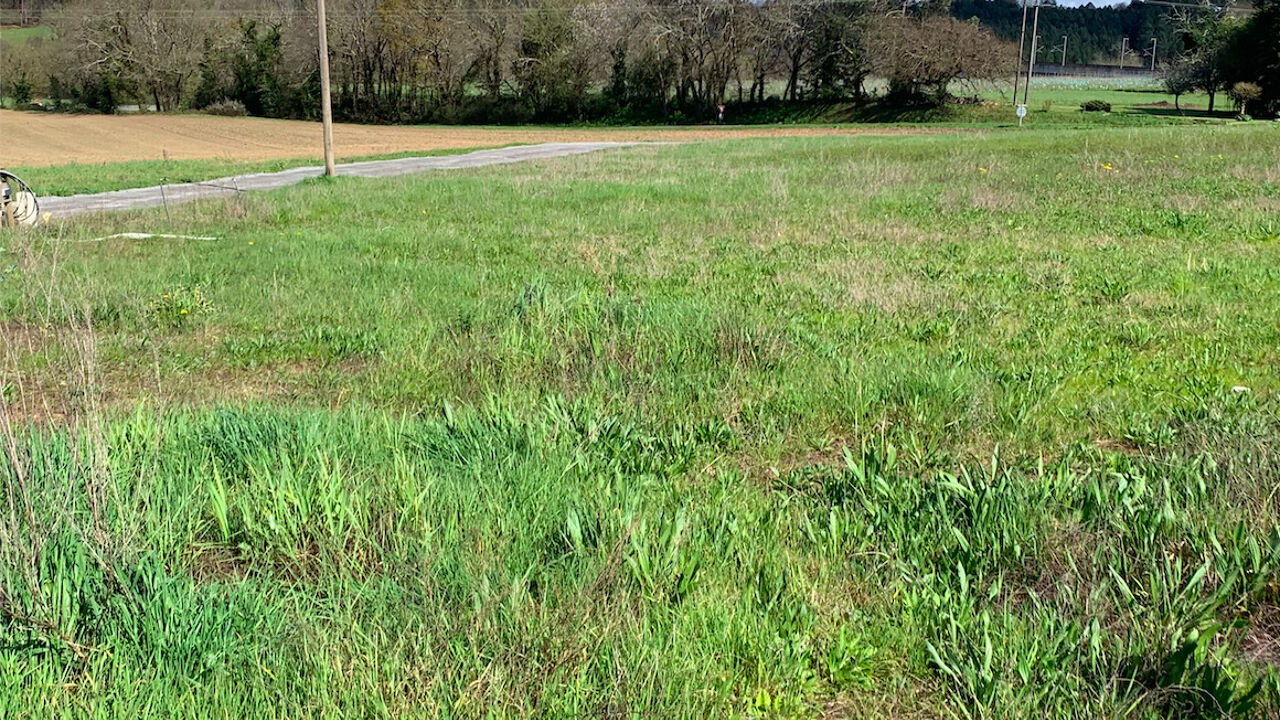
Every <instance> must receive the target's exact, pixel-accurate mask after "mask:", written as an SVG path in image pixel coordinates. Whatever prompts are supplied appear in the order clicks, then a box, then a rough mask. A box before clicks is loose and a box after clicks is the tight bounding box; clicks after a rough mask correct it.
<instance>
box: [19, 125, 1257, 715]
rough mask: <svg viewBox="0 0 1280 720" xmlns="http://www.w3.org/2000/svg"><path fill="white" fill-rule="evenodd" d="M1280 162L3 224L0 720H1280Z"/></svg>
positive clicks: (561, 172)
mask: <svg viewBox="0 0 1280 720" xmlns="http://www.w3.org/2000/svg"><path fill="white" fill-rule="evenodd" d="M1269 133H1270V134H1269ZM1273 134H1274V132H1273V129H1272V128H1271V127H1270V126H1261V125H1254V126H1247V127H1232V128H1182V129H1159V130H1112V131H1096V132H1088V133H1085V132H1074V133H1066V134H1056V133H1055V134H1049V133H1038V132H1036V133H1026V134H1022V135H1018V136H1012V135H994V134H993V135H972V136H953V137H928V138H922V137H910V138H889V139H884V138H881V139H857V138H855V139H831V138H825V139H820V140H796V139H791V140H771V141H760V142H727V143H714V144H708V145H705V146H681V147H661V148H644V149H633V150H627V151H624V152H617V153H608V154H603V155H599V156H591V157H580V158H574V159H568V160H558V161H554V162H547V163H541V164H535V165H526V166H515V167H508V168H500V169H488V170H482V171H473V172H464V173H458V174H453V175H448V176H442V175H434V176H433V175H424V176H421V177H415V178H403V179H398V180H392V181H382V182H365V181H356V180H353V179H342V180H339V181H337V182H332V183H320V182H318V183H310V184H307V185H304V186H302V187H298V188H294V189H291V190H288V191H285V192H282V193H275V194H270V195H261V196H253V197H250V198H244V199H241V200H239V201H233V202H229V203H205V204H199V205H194V206H185V207H182V208H175V209H174V211H173V213H172V215H171V216H170V217H169V218H166V216H165V215H164V214H163V213H162V212H146V213H133V214H124V215H116V216H106V217H97V218H86V219H84V220H82V221H79V222H78V223H76V224H74V225H68V226H64V227H57V226H54V227H49V228H44V229H42V230H37V231H36V232H34V233H31V234H26V235H14V236H11V237H10V238H9V240H8V241H7V245H6V250H5V253H4V255H3V256H0V269H7V270H6V271H5V273H4V275H3V276H2V277H3V281H0V333H3V337H4V338H5V342H4V343H3V344H2V345H0V367H4V368H5V370H4V371H3V376H2V377H3V380H2V381H0V386H2V387H3V393H2V394H0V398H3V404H2V405H0V429H3V430H4V432H3V433H0V434H2V436H3V443H2V444H0V448H2V449H0V494H2V495H3V497H0V715H3V716H5V717H8V716H17V717H41V718H43V717H51V716H52V717H65V718H73V717H74V718H79V717H95V718H115V717H130V718H133V717H160V716H170V715H173V714H177V713H182V714H186V715H199V716H205V715H208V716H228V717H230V716H235V717H264V718H265V717H281V716H290V717H293V716H312V717H351V716H362V717H523V716H532V715H536V716H542V717H609V718H612V717H647V716H662V717H706V716H712V717H746V716H767V717H823V716H833V717H845V716H870V717H893V716H904V715H905V716H944V717H952V716H954V717H973V718H985V717H989V718H997V717H1028V718H1030V717H1035V718H1041V717H1056V718H1096V717H1135V718H1166V717H1167V718H1199V717H1258V718H1264V717H1270V716H1273V715H1275V714H1276V713H1277V712H1280V689H1278V683H1277V671H1276V655H1275V648H1276V646H1277V643H1278V642H1280V628H1278V627H1277V624H1276V623H1277V618H1278V616H1280V609H1278V608H1280V582H1278V581H1277V577H1280V574H1278V573H1277V567H1276V564H1277V562H1280V537H1278V536H1277V526H1278V525H1280V493H1277V492H1276V488H1277V486H1278V484H1280V483H1278V478H1280V454H1278V453H1277V443H1276V438H1277V437H1278V434H1277V433H1278V430H1280V405H1278V404H1277V402H1276V399H1275V396H1274V388H1275V385H1274V382H1275V381H1274V377H1273V376H1274V373H1273V372H1272V370H1273V369H1274V351H1273V348H1274V347H1275V340H1276V338H1277V336H1276V332H1277V331H1276V327H1275V324H1274V322H1272V320H1273V318H1274V316H1275V314H1276V311H1277V307H1278V305H1280V294H1278V288H1280V286H1278V285H1277V283H1276V280H1277V276H1276V271H1275V270H1274V268H1275V267H1277V265H1276V262H1275V261H1276V260H1280V257H1277V253H1280V245H1277V243H1276V242H1275V238H1274V235H1275V233H1276V231H1277V228H1276V227H1275V224H1274V218H1273V215H1272V213H1271V212H1270V209H1269V208H1273V207H1275V203H1277V202H1280V184H1278V183H1277V180H1276V178H1277V177H1280V176H1277V175H1276V172H1277V170H1278V168H1277V167H1276V166H1275V161H1274V158H1273V157H1270V156H1267V155H1264V154H1260V153H1257V152H1255V151H1254V148H1256V147H1258V146H1259V144H1260V143H1266V142H1270V141H1271V140H1273V137H1272V135H1273ZM1108 167H1109V168H1110V169H1108ZM125 229H128V230H135V229H137V230H144V229H145V230H174V231H179V232H183V233H184V234H198V235H211V236H215V237H217V238H219V239H218V240H215V241H200V242H192V243H166V242H150V243H136V242H121V241H114V240H113V241H104V242H99V241H96V240H95V238H97V237H100V236H101V235H105V234H108V233H110V232H118V231H120V230H125Z"/></svg>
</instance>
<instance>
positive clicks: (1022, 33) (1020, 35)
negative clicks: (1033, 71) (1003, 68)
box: [1013, 0, 1027, 105]
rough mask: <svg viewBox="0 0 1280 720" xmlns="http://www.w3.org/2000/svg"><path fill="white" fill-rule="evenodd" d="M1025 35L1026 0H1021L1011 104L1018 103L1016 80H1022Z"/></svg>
mask: <svg viewBox="0 0 1280 720" xmlns="http://www.w3.org/2000/svg"><path fill="white" fill-rule="evenodd" d="M1026 37H1027V0H1022V30H1020V31H1019V32H1018V74H1017V75H1014V76H1013V104H1014V105H1017V104H1018V82H1019V81H1021V80H1022V55H1023V43H1024V42H1025V41H1026Z"/></svg>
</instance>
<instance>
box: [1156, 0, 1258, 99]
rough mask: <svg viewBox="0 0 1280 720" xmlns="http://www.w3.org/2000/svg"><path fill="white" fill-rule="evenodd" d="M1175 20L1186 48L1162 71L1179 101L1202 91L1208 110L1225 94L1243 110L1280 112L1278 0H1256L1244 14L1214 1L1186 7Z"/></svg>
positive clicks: (1170, 89)
mask: <svg viewBox="0 0 1280 720" xmlns="http://www.w3.org/2000/svg"><path fill="white" fill-rule="evenodd" d="M1177 25H1178V28H1179V32H1180V33H1181V35H1182V38H1183V42H1184V45H1185V48H1186V49H1185V51H1184V52H1182V53H1181V54H1180V55H1179V56H1178V57H1177V58H1176V59H1175V60H1174V61H1173V62H1171V63H1170V64H1169V65H1167V66H1166V67H1165V68H1164V70H1163V72H1162V78H1163V82H1164V86H1165V89H1166V90H1168V91H1169V92H1170V93H1172V94H1173V96H1174V98H1175V104H1176V103H1177V98H1178V97H1179V96H1181V95H1182V94H1183V93H1186V92H1190V91H1192V90H1201V91H1203V92H1205V93H1208V95H1209V108H1208V109H1209V111H1210V112H1212V111H1213V110H1214V108H1215V105H1216V103H1217V98H1218V95H1219V94H1220V93H1225V94H1227V95H1228V96H1229V97H1230V98H1231V100H1232V101H1233V102H1234V103H1235V106H1236V108H1237V109H1238V110H1239V112H1240V114H1241V115H1248V114H1249V113H1250V112H1253V113H1256V114H1260V115H1267V116H1274V115H1280V0H1255V1H1254V12H1253V13H1252V14H1251V15H1249V16H1248V17H1244V18H1242V17H1238V16H1234V15H1232V14H1231V13H1229V12H1227V11H1226V8H1223V7H1218V6H1214V5H1206V6H1204V7H1201V8H1192V9H1189V10H1187V9H1184V10H1180V11H1179V14H1178V16H1177Z"/></svg>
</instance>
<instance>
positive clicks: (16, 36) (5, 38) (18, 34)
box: [0, 25, 53, 46]
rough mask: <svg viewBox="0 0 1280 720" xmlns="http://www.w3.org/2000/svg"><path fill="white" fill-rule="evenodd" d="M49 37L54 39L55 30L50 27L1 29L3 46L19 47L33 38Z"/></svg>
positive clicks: (0, 35)
mask: <svg viewBox="0 0 1280 720" xmlns="http://www.w3.org/2000/svg"><path fill="white" fill-rule="evenodd" d="M47 37H53V28H52V27H50V26H48V25H36V26H34V27H5V28H0V43H2V44H10V45H14V46H18V45H22V44H23V43H25V42H27V41H28V40H31V39H33V38H47Z"/></svg>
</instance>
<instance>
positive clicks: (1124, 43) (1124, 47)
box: [1120, 37, 1129, 70]
mask: <svg viewBox="0 0 1280 720" xmlns="http://www.w3.org/2000/svg"><path fill="white" fill-rule="evenodd" d="M1127 52H1129V38H1127V37H1124V38H1120V69H1121V70H1123V69H1124V56H1125V53H1127Z"/></svg>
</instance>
